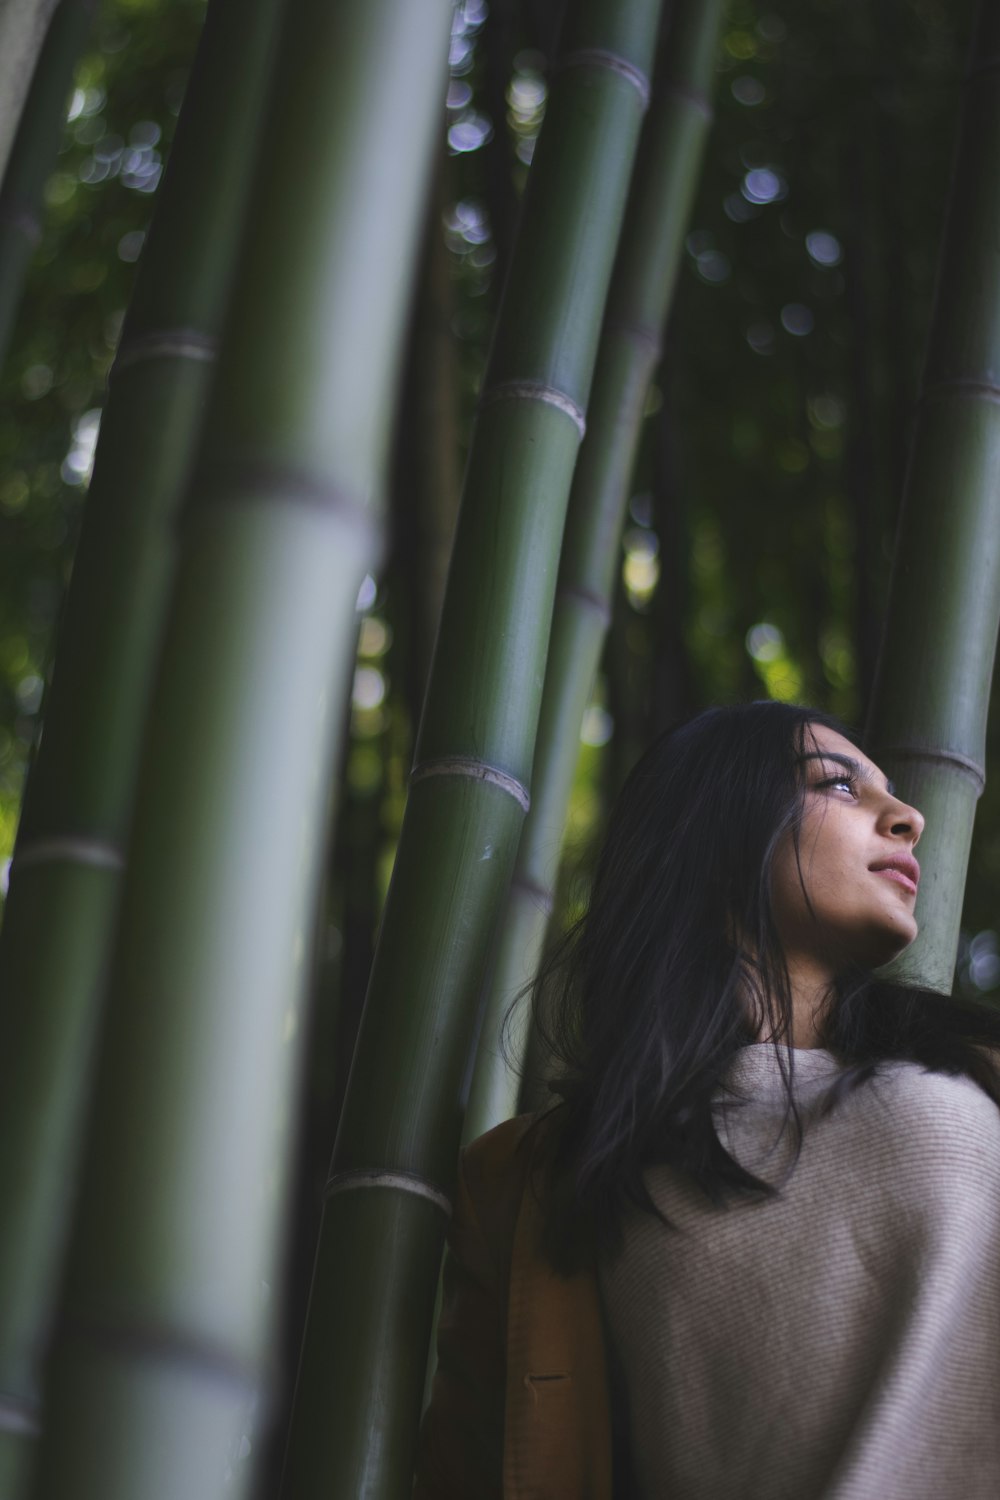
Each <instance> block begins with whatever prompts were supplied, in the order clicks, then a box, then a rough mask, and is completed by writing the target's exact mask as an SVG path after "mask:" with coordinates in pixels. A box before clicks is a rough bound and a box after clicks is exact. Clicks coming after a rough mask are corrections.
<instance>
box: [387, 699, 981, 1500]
mask: <svg viewBox="0 0 1000 1500" xmlns="http://www.w3.org/2000/svg"><path fill="white" fill-rule="evenodd" d="M922 829H923V819H922V817H921V815H920V813H919V812H918V811H917V810H916V809H915V808H913V807H909V806H907V805H906V804H905V803H904V802H902V801H901V800H900V799H899V798H898V797H897V796H896V794H895V792H894V790H893V788H892V786H891V785H890V784H889V783H888V782H887V781H886V778H885V776H884V775H883V774H882V772H881V771H880V770H879V769H878V767H877V766H875V765H874V764H873V762H872V761H871V760H869V758H868V757H867V756H866V755H865V754H864V753H863V752H862V751H861V750H860V748H859V747H858V746H857V744H856V742H855V741H853V740H852V739H851V738H850V736H849V735H848V734H847V733H846V731H845V730H844V729H843V728H842V726H840V725H839V724H837V723H836V722H835V721H834V720H832V719H830V718H829V717H827V716H825V715H823V714H820V713H817V712H813V711H811V710H807V709H801V708H793V707H790V706H788V705H785V704H777V703H755V704H750V705H747V706H743V707H738V708H728V709H711V710H709V711H708V712H706V713H704V714H701V715H699V716H698V717H697V718H696V719H694V720H692V721H691V722H689V723H687V724H686V725H683V726H681V727H680V728H678V729H676V730H673V731H672V732H670V733H669V734H667V735H665V736H664V737H663V738H662V739H660V740H659V741H657V743H656V744H654V745H653V747H652V748H651V749H650V750H649V751H648V752H647V754H646V755H645V756H644V757H643V759H642V760H641V761H640V762H639V764H638V765H637V766H636V768H635V770H634V771H633V772H632V774H631V776H630V777H629V780H628V782H627V783H626V786H625V788H624V791H623V793H622V796H621V798H620V800H619V802H618V805H617V806H616V808H615V810H614V813H613V815H612V818H611V820H610V825H609V829H608V835H607V840H606V843H605V847H604V850H603V852H602V855H601V858H600V861H599V864H598V868H597V872H596V875H595V881H594V886H593V892H592V897H591V902H590V907H589V910H588V912H587V914H586V916H585V917H584V918H583V920H582V921H581V923H580V924H579V925H578V927H577V928H576V929H575V930H574V931H573V932H572V933H571V934H570V937H569V939H568V940H567V942H566V943H565V944H564V945H563V947H562V949H561V950H560V951H559V952H558V953H557V954H556V957H555V959H554V960H553V961H552V962H551V963H550V964H549V965H547V967H546V970H545V972H544V974H543V975H542V977H541V979H540V980H539V982H538V984H537V986H536V993H535V1000H536V1016H537V1018H538V1021H539V1025H540V1027H541V1031H542V1035H543V1037H544V1039H545V1040H546V1041H547V1043H548V1046H549V1049H550V1052H551V1054H552V1060H553V1063H554V1064H555V1069H556V1071H557V1073H558V1076H559V1083H558V1093H559V1095H560V1096H561V1102H560V1103H559V1104H558V1106H557V1107H556V1108H554V1109H552V1110H551V1111H549V1112H547V1113H546V1114H544V1115H542V1116H540V1117H538V1118H536V1119H531V1118H528V1117H522V1118H521V1119H518V1120H514V1121H510V1122H508V1123H507V1124H505V1125H502V1126H500V1127H499V1128H498V1129H497V1130H495V1131H492V1132H490V1134H489V1135H487V1136H484V1137H483V1138H482V1139H481V1140H479V1141H477V1142H475V1143H474V1144H473V1145H472V1146H471V1147H470V1148H469V1149H468V1151H466V1152H465V1153H464V1156H463V1160H462V1163H461V1167H460V1180H459V1188H458V1194H457V1198H456V1207H455V1215H454V1219H453V1224H452V1229H451V1234H450V1239H449V1246H450V1248H449V1255H448V1259H447V1264H446V1282H445V1303H444V1308H443V1311H442V1316H441V1321H440V1326H439V1367H438V1372H437V1376H436V1380H435V1386H434V1393H433V1398H432V1401H431V1405H430V1408H429V1410H428V1412H427V1416H426V1418H425V1423H424V1429H423V1432H422V1435H421V1450H420V1459H419V1463H418V1478H417V1487H416V1492H415V1493H416V1496H417V1497H419V1500H459V1497H461V1500H486V1497H501V1496H503V1497H504V1500H515V1497H516V1500H528V1497H537V1500H542V1497H544V1500H570V1497H574V1500H578V1497H583V1496H588V1497H592V1500H609V1497H611V1496H612V1495H614V1496H615V1500H620V1497H622V1496H641V1497H643V1500H651V1497H657V1500H659V1497H669V1500H730V1497H732V1500H737V1497H739V1500H783V1497H787V1500H814V1497H815V1500H819V1497H822V1500H942V1497H951V1496H954V1497H956V1500H959V1497H961V1500H987V1497H990V1500H996V1497H997V1496H998V1495H1000V1338H998V1330H1000V1109H998V1105H1000V1080H998V1077H997V1074H996V1072H995V1071H994V1066H993V1057H994V1050H993V1049H995V1048H997V1047H1000V1013H997V1012H996V1011H994V1010H993V1009H991V1008H990V1007H988V1006H986V1005H985V1004H980V1005H973V1004H970V1003H963V1002H959V1001H957V1000H954V999H950V998H947V997H943V996H940V995H937V994H928V993H924V992H921V991H920V990H919V989H916V988H906V987H904V986H903V985H900V984H890V983H887V982H886V981H884V980H881V979H879V978H878V977H877V975H875V974H873V972H872V971H873V970H876V969H877V968H878V967H880V966H881V965H882V964H884V963H886V962H887V961H888V960H889V959H891V958H894V957H896V956H897V955H899V954H900V953H901V952H902V951H903V950H904V949H905V948H906V947H907V946H908V944H910V943H911V942H912V941H913V939H914V937H915V936H916V932H917V926H916V922H915V919H914V904H915V898H916V891H917V884H918V881H919V878H920V875H919V866H918V864H917V860H916V856H915V854H914V849H915V847H916V845H917V843H918V841H919V839H920V834H921V832H922ZM538 1002H544V1003H543V1004H539V1003H538Z"/></svg>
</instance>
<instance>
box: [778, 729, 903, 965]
mask: <svg viewBox="0 0 1000 1500" xmlns="http://www.w3.org/2000/svg"><path fill="white" fill-rule="evenodd" d="M801 773H802V779H803V782H804V784H805V802H804V810H803V820H802V828H801V832H800V835H799V860H798V862H797V861H796V857H795V847H794V843H793V839H792V835H791V833H788V834H787V835H786V837H785V839H784V840H783V842H782V844H781V845H780V847H779V849H778V852H777V855H776V857H775V862H774V875H773V892H772V894H773V903H774V913H775V918H776V921H777V926H778V934H779V937H780V939H781V942H782V946H783V948H784V952H785V956H786V959H792V958H793V957H796V956H800V957H808V958H810V959H813V960H819V961H820V962H821V963H823V964H825V965H829V966H830V968H831V970H832V972H834V973H837V972H841V971H842V970H843V969H844V968H845V967H846V966H847V965H850V964H859V965H861V966H862V967H864V968H869V969H873V968H877V967H878V966H879V965H880V964H884V963H888V961H889V960H890V959H891V958H894V957H895V956H896V954H897V953H900V952H901V951H902V950H903V949H904V948H905V947H907V945H908V944H910V943H912V942H913V939H914V938H915V937H916V935H917V924H916V921H915V920H914V916H913V908H914V904H915V901H916V895H917V884H918V882H919V879H920V870H919V866H918V865H917V861H916V858H915V856H914V853H913V849H914V845H915V844H916V842H917V840H918V839H919V838H920V835H921V833H922V832H923V827H924V820H923V817H922V816H921V814H920V813H919V812H917V810H916V808H915V807H909V806H908V805H907V804H906V803H905V802H901V801H900V800H899V798H898V797H896V796H895V794H894V792H893V790H892V787H891V785H890V783H889V782H888V781H887V780H886V778H885V776H884V775H883V773H882V772H881V771H880V770H879V768H878V766H876V765H875V764H874V763H873V762H872V761H870V760H869V759H868V757H867V756H866V755H864V754H862V752H861V751H860V750H859V749H858V748H857V747H856V746H855V745H852V744H851V742H850V740H846V739H845V738H844V737H843V735H840V734H837V733H836V731H834V730H832V729H827V728H825V727H824V726H822V725H819V724H813V725H810V726H809V728H808V730H807V732H806V735H805V738H804V743H803V749H802V763H801ZM807 898H808V899H807ZM810 908H811V910H810Z"/></svg>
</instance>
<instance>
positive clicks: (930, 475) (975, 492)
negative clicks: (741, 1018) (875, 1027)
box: [868, 4, 1000, 992]
mask: <svg viewBox="0 0 1000 1500" xmlns="http://www.w3.org/2000/svg"><path fill="white" fill-rule="evenodd" d="M998 55H1000V11H997V9H996V7H995V6H992V5H988V4H987V5H983V6H982V8H981V11H980V15H979V21H978V26H977V30H976V37H975V42H974V46H973V49H972V59H971V64H970V71H969V75H968V79H967V82H966V86H965V104H964V111H963V122H962V128H961V132H960V136H959V143H958V154H957V158H956V166H955V175H954V180H953V184H952V191H951V200H950V204H949V208H948V215H947V222H946V227H945V237H944V244H943V249H942V257H941V265H940V270H939V277H938V288H937V295H936V301H935V309H934V314H933V318H932V321H931V332H930V341H929V348H928V355H927V364H926V368H925V372H924V379H923V386H922V391H921V395H920V399H919V403H918V407H917V414H916V422H915V426H914V431H913V438H912V444H911V449H910V456H909V465H908V470H907V478H906V482H905V486H904V494H903V504H902V508H901V513H900V521H899V529H898V533H897V537H896V549H895V556H894V563H893V573H892V581H891V584H890V590H889V608H888V614H887V619H886V625H885V632H884V635H883V640H882V649H881V653H880V656H879V664H878V671H877V676H876V681H875V688H874V692H873V698H872V705H871V711H870V715H869V724H868V741H869V745H870V748H871V753H872V755H873V756H874V758H875V759H876V760H877V761H878V763H879V765H880V766H881V767H882V768H883V769H884V770H885V772H886V773H887V775H889V776H890V777H891V778H892V779H893V781H895V783H896V784H897V786H898V788H899V790H900V795H901V796H903V797H904V798H906V800H907V801H909V802H912V803H914V804H915V805H916V806H917V807H919V808H920V810H921V811H922V812H923V813H924V815H925V817H926V819H927V827H926V831H925V833H924V835H923V837H922V839H921V844H920V850H919V855H920V861H921V866H922V869H923V875H922V877H921V882H920V891H919V894H918V897H917V907H916V915H917V921H918V923H919V924H920V935H919V937H918V938H917V940H916V942H915V943H914V944H913V945H912V947H911V948H909V949H907V950H906V952H905V953H904V954H902V955H901V957H900V958H899V959H897V960H896V961H895V962H894V964H893V965H892V966H891V970H890V972H891V973H892V974H893V975H895V976H897V977H903V978H906V979H909V980H912V981H914V982H919V983H921V984H923V985H926V986H927V987H928V988H930V989H934V990H940V991H942V992H950V990H951V986H952V981H953V975H954V968H955V956H956V952H957V946H958V934H959V924H960V921H961V915H962V900H963V895H964V891H965V877H966V872H967V869H968V860H969V848H970V844H971V840H972V826H973V821H974V818H975V808H976V802H977V800H978V798H979V795H980V793H981V791H982V789H983V785H984V782H985V769H984V765H985V749H986V746H985V739H986V715H987V709H988V706H989V695H990V684H991V681H992V674H993V660H994V654H995V650H996V639H997V625H998V621H1000V297H998V295H997V290H998V288H1000V183H998V182H997V177H996V172H995V170H994V163H995V161H996V153H997V151H998V150H1000V72H998V70H997V66H996V59H997V57H998Z"/></svg>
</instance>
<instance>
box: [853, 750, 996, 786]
mask: <svg viewBox="0 0 1000 1500" xmlns="http://www.w3.org/2000/svg"><path fill="white" fill-rule="evenodd" d="M876 753H877V754H878V755H879V756H881V757H883V758H884V759H886V760H888V759H889V757H890V756H891V757H892V758H893V759H894V760H926V761H931V762H937V763H938V764H941V765H946V766H954V768H955V770H956V771H960V772H961V773H962V774H963V775H965V776H967V777H968V778H969V780H970V781H971V782H972V783H973V784H974V786H975V788H976V796H977V797H981V796H982V794H983V789H984V787H985V786H986V772H985V771H984V769H983V767H982V766H981V765H980V764H979V762H978V761H976V760H972V759H971V757H970V756H968V755H961V754H960V753H959V751H957V750H933V749H931V748H930V747H924V746H922V745H879V746H877V748H876Z"/></svg>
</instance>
